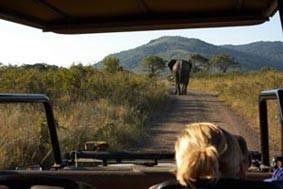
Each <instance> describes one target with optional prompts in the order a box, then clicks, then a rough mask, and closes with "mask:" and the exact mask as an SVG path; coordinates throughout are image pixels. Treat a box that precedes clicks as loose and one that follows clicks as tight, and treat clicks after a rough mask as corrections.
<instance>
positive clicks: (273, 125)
mask: <svg viewBox="0 0 283 189" xmlns="http://www.w3.org/2000/svg"><path fill="white" fill-rule="evenodd" d="M190 87H191V88H193V89H196V90H201V91H206V92H210V93H214V94H217V95H218V96H219V98H220V99H222V100H224V101H225V102H226V103H227V104H228V105H229V106H231V107H232V109H234V110H235V111H237V112H238V113H240V114H241V115H243V116H244V117H245V118H246V119H247V120H248V121H249V122H250V123H251V125H252V126H253V128H254V129H255V130H257V131H259V118H258V95H259V94H260V92H261V91H263V90H269V89H274V88H280V87H281V88H282V87H283V73H281V72H277V71H261V72H253V73H246V74H239V73H231V74H228V75H215V76H204V77H196V78H194V79H192V80H191V83H190ZM268 108H269V112H268V114H269V126H270V137H269V138H270V141H271V145H272V146H273V148H274V150H275V151H278V150H279V145H280V134H279V133H280V127H279V125H280V123H279V116H278V115H279V114H278V113H279V112H278V106H277V104H276V102H275V101H271V102H269V103H268Z"/></svg>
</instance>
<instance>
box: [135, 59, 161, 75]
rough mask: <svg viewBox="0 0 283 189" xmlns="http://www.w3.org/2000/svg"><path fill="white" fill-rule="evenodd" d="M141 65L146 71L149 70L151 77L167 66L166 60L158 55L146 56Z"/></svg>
mask: <svg viewBox="0 0 283 189" xmlns="http://www.w3.org/2000/svg"><path fill="white" fill-rule="evenodd" d="M141 65H142V67H143V68H144V71H146V72H148V73H149V76H151V77H152V76H156V75H158V74H159V73H160V71H162V70H163V69H164V68H165V67H166V65H165V61H164V60H163V59H162V58H160V57H158V56H148V57H146V58H144V59H143V61H142V64H141Z"/></svg>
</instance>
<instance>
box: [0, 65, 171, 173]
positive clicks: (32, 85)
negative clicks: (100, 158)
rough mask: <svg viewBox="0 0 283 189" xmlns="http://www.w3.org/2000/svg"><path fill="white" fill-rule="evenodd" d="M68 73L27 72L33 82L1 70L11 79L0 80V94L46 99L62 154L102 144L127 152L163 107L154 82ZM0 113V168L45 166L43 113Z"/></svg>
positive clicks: (162, 91)
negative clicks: (48, 98) (38, 95)
mask: <svg viewBox="0 0 283 189" xmlns="http://www.w3.org/2000/svg"><path fill="white" fill-rule="evenodd" d="M13 69H16V68H13ZM72 69H73V70H72ZM74 69H75V68H71V69H70V70H66V69H62V70H57V71H56V72H55V71H48V72H43V73H42V74H39V72H38V71H37V70H33V72H34V73H33V74H35V75H37V77H38V78H37V79H36V80H35V79H31V80H28V79H27V80H24V79H23V78H21V77H23V76H22V75H24V74H27V73H26V70H23V73H22V74H21V73H19V74H18V75H16V74H14V72H12V71H13V70H12V71H11V70H10V69H7V70H4V71H2V72H3V74H6V76H9V74H12V75H13V76H14V78H12V77H11V79H9V77H4V76H3V75H2V76H3V79H2V80H1V76H0V82H1V83H2V84H3V85H2V88H0V91H1V92H15V91H16V92H31V93H41V92H42V91H43V92H46V93H47V94H49V96H51V99H52V100H53V102H54V113H55V119H56V121H57V123H58V127H59V129H58V134H59V140H60V144H61V149H62V152H63V153H64V152H66V151H71V150H75V149H83V146H84V143H85V142H86V141H98V140H104V141H107V142H108V143H109V145H110V148H111V149H115V150H118V149H129V148H131V146H132V145H134V144H135V143H136V142H138V141H139V140H140V138H142V137H144V136H145V135H146V132H145V130H146V128H147V127H148V120H149V118H150V116H151V113H152V112H153V111H155V110H156V109H158V108H159V107H160V106H161V105H162V104H163V103H165V102H166V99H167V87H166V85H165V84H164V83H162V82H160V81H159V80H157V79H156V78H155V79H154V78H148V77H146V76H141V75H136V74H132V73H128V72H119V73H115V74H109V73H105V72H100V71H97V70H95V69H93V68H88V67H86V68H84V67H79V68H76V69H75V70H74ZM18 71H19V72H21V70H20V69H19V70H18ZM82 74H84V75H83V76H82ZM47 76H48V77H47ZM19 78H21V79H19ZM53 80H56V82H54V83H53V84H52V81H53ZM18 81H19V82H18ZM15 82H16V83H15ZM17 82H18V83H17ZM0 108H1V109H0V111H1V114H0V129H1V137H0V169H7V168H10V169H14V168H15V167H16V166H26V165H31V164H38V163H39V162H41V161H42V160H43V159H46V161H44V162H41V163H43V164H44V165H49V164H50V162H51V160H52V155H51V154H50V155H49V156H48V155H47V154H48V153H49V151H50V144H49V136H48V130H47V125H46V120H45V116H44V110H43V108H42V107H41V106H39V105H38V106H36V107H34V106H26V105H15V104H13V105H1V107H0Z"/></svg>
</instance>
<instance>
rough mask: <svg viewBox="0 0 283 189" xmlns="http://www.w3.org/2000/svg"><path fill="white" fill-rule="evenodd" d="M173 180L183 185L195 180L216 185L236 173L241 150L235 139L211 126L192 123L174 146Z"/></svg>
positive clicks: (238, 167)
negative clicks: (174, 171) (174, 168)
mask: <svg viewBox="0 0 283 189" xmlns="http://www.w3.org/2000/svg"><path fill="white" fill-rule="evenodd" d="M175 157H176V165H177V175H176V177H177V180H178V181H179V182H180V184H182V185H184V186H187V185H188V184H192V183H194V182H196V181H198V180H207V181H209V182H216V181H218V179H219V178H220V177H235V176H238V174H239V172H240V161H241V151H240V147H239V144H238V142H237V140H236V139H235V137H233V136H232V135H231V134H230V133H228V132H227V131H225V130H223V129H221V128H219V127H217V126H216V125H214V124H212V123H193V124H189V125H187V127H186V129H185V130H184V131H183V132H182V133H181V135H180V136H179V137H178V139H177V142H176V144H175Z"/></svg>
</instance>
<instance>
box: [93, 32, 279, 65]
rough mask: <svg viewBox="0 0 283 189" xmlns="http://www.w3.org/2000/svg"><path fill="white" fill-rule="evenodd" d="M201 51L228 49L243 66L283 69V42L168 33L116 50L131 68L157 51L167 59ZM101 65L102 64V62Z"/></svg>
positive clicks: (205, 53) (204, 53)
mask: <svg viewBox="0 0 283 189" xmlns="http://www.w3.org/2000/svg"><path fill="white" fill-rule="evenodd" d="M193 53H198V54H201V55H203V56H206V57H210V56H212V55H214V54H219V53H227V54H229V55H231V56H233V57H234V58H235V60H236V61H237V62H239V64H240V67H241V70H258V69H260V68H262V67H274V68H276V69H278V70H283V42H279V41H278V42H262V41H261V42H255V43H250V44H245V45H213V44H210V43H207V42H205V41H201V40H199V39H194V38H185V37H178V36H173V37H171V36H165V37H160V38H158V39H154V40H151V41H150V42H149V43H147V44H144V45H141V46H139V47H136V48H134V49H130V50H127V51H122V52H119V53H115V54H112V55H114V56H117V57H118V58H119V59H120V64H121V65H122V66H123V67H124V68H125V69H128V70H133V71H139V70H140V66H139V65H140V62H141V61H142V60H143V58H144V57H146V56H150V55H157V56H160V57H162V58H164V59H166V60H168V61H169V60H170V59H172V58H182V59H186V58H187V57H189V55H191V54H193ZM97 66H98V67H101V66H102V63H101V62H99V63H98V65H97Z"/></svg>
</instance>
